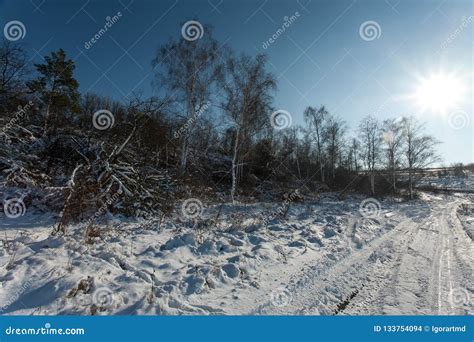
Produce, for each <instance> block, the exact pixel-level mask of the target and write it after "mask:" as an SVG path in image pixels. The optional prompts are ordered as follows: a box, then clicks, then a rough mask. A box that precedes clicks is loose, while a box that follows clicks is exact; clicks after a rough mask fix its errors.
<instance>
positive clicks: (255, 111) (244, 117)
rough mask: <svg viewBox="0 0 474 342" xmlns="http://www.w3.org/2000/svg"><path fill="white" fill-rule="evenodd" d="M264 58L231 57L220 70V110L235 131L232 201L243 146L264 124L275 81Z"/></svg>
mask: <svg viewBox="0 0 474 342" xmlns="http://www.w3.org/2000/svg"><path fill="white" fill-rule="evenodd" d="M265 66H266V57H265V56H264V55H258V56H256V57H255V58H252V57H248V56H245V55H242V56H240V57H235V56H230V57H229V58H228V59H227V61H226V63H225V65H224V68H223V69H222V73H221V77H220V82H219V83H220V86H221V87H222V90H223V97H224V99H223V103H222V108H223V110H224V114H225V116H226V117H227V118H228V119H229V120H230V122H231V125H232V127H233V129H234V132H235V135H234V139H233V140H234V141H233V148H232V166H231V174H232V185H231V191H230V194H231V198H232V201H234V199H235V194H236V191H237V186H238V184H237V183H238V178H239V177H238V174H237V172H238V170H239V169H240V165H241V163H243V158H244V156H243V155H242V153H241V152H242V147H243V146H244V144H247V143H248V142H249V140H250V139H251V138H252V137H253V136H254V135H255V134H256V133H258V132H260V131H261V130H262V129H263V128H264V127H265V125H268V123H269V114H270V111H271V103H272V100H273V95H272V93H273V91H274V90H275V89H276V82H275V79H274V77H273V75H272V74H270V73H268V72H267V71H266V69H265Z"/></svg>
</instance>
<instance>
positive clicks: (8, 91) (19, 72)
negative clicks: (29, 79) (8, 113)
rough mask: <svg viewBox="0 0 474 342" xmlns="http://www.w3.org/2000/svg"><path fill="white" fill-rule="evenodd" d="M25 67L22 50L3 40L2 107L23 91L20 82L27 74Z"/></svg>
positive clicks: (0, 52)
mask: <svg viewBox="0 0 474 342" xmlns="http://www.w3.org/2000/svg"><path fill="white" fill-rule="evenodd" d="M26 66H27V57H26V53H25V52H24V51H23V49H22V48H21V47H20V46H19V45H15V44H14V43H13V42H11V41H8V40H6V39H3V40H2V43H1V45H0V103H1V104H2V107H3V106H6V105H7V101H8V102H11V101H12V99H14V98H16V97H18V95H19V93H21V92H22V91H23V88H24V86H23V83H22V80H23V77H24V76H25V74H26V72H27V67H26Z"/></svg>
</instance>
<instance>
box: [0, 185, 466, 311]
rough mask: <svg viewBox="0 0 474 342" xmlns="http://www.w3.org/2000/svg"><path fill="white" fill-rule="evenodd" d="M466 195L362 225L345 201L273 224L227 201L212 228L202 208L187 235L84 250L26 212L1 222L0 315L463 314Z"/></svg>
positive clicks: (124, 231) (148, 232)
mask: <svg viewBox="0 0 474 342" xmlns="http://www.w3.org/2000/svg"><path fill="white" fill-rule="evenodd" d="M469 196H472V195H468V194H456V195H445V194H443V195H439V194H438V195H436V196H435V195H432V194H428V193H425V194H424V195H423V196H422V198H420V199H418V200H415V201H410V202H404V201H401V200H395V199H384V200H382V199H378V200H377V203H379V205H380V206H379V208H378V212H376V215H371V216H370V217H363V216H362V214H361V211H360V205H361V203H362V202H363V200H365V199H366V198H365V197H362V196H355V195H354V196H349V197H348V198H347V199H345V200H343V201H338V200H336V197H335V195H334V194H326V195H322V196H321V198H320V200H319V201H315V202H303V203H295V204H292V206H291V208H290V210H289V211H288V213H287V216H286V218H281V217H279V216H275V215H273V216H272V217H271V219H268V216H266V215H267V214H268V213H272V212H276V211H277V210H278V208H280V207H281V203H255V204H235V205H234V204H230V203H228V204H225V205H224V206H223V207H222V208H221V209H222V210H221V214H220V216H219V219H218V220H215V218H216V213H217V212H218V211H219V207H220V205H208V206H207V207H206V208H205V209H204V211H203V213H202V217H201V219H200V220H201V221H200V222H201V223H200V224H196V221H194V219H189V220H188V219H186V218H184V217H182V216H181V215H180V213H178V212H177V213H175V215H174V216H173V217H172V218H170V219H168V220H165V222H164V223H163V224H162V226H161V227H160V228H158V226H157V225H153V224H151V225H150V224H149V222H147V221H131V220H128V221H127V220H122V222H119V223H117V222H115V221H114V222H113V223H112V224H109V225H102V226H100V232H101V233H100V236H98V237H93V238H90V239H89V240H88V241H85V240H84V230H85V227H84V226H83V225H81V224H79V225H75V226H71V227H69V228H68V235H67V236H65V237H57V236H54V237H53V236H51V235H50V233H51V230H52V225H53V223H54V220H53V219H52V218H51V217H48V215H45V214H43V215H40V214H38V213H28V212H27V213H26V214H25V215H24V216H22V217H19V218H17V219H2V221H1V226H0V227H1V233H0V240H1V241H2V243H1V244H0V282H1V283H0V284H1V287H0V313H1V314H8V315H11V314H14V315H20V314H26V315H30V314H42V315H58V314H80V315H90V314H94V315H110V314H132V315H135V314H140V315H141V314H146V315H181V314H191V315H194V314H199V315H201V314H205V315H208V314H229V315H235V314H237V315H241V314H277V315H278V314H298V315H300V314H311V315H315V314H316V315H317V314H336V313H337V314H466V313H469V312H471V313H472V309H473V307H472V305H473V302H472V296H473V293H474V287H473V285H472V284H474V282H473V275H472V274H473V272H472V267H473V266H472V265H474V253H473V243H472V235H471V237H469V235H468V233H467V232H468V231H469V227H468V224H467V223H469V222H470V223H469V224H470V225H471V226H470V227H471V229H472V217H473V212H472V211H470V212H468V211H462V212H461V214H460V211H459V208H460V207H461V205H462V204H463V203H472V198H471V197H469ZM459 217H462V219H461V220H460V218H459ZM200 227H202V228H200ZM466 227H467V228H466Z"/></svg>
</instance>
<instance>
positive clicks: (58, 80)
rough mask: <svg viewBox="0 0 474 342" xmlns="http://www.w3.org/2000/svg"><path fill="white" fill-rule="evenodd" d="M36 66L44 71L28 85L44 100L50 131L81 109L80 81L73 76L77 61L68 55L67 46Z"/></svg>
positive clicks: (45, 114)
mask: <svg viewBox="0 0 474 342" xmlns="http://www.w3.org/2000/svg"><path fill="white" fill-rule="evenodd" d="M35 67H36V70H37V71H38V73H39V74H40V75H39V77H38V78H36V79H34V80H32V81H30V82H28V83H27V85H28V88H29V89H30V91H31V92H32V93H34V94H35V95H36V96H37V97H38V98H39V99H40V100H41V101H42V103H43V106H44V107H43V111H44V134H48V133H50V132H51V131H54V130H56V129H57V128H58V127H59V126H60V125H62V124H65V123H66V119H67V118H68V116H70V115H71V114H76V113H79V110H80V106H79V98H80V95H79V92H78V88H79V83H78V82H77V81H76V79H75V78H74V76H73V74H74V69H75V65H74V61H72V60H70V59H67V57H66V53H65V52H64V50H63V49H59V50H58V51H57V52H53V53H51V56H46V57H45V63H44V64H35Z"/></svg>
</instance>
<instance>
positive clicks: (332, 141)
mask: <svg viewBox="0 0 474 342" xmlns="http://www.w3.org/2000/svg"><path fill="white" fill-rule="evenodd" d="M344 132H345V122H344V121H342V120H341V119H340V118H337V117H330V118H329V119H328V122H327V125H326V129H325V137H326V140H327V155H328V159H329V166H330V170H331V176H332V180H333V181H334V179H335V178H336V163H337V161H338V157H339V156H340V154H341V153H342V144H343V136H344Z"/></svg>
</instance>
